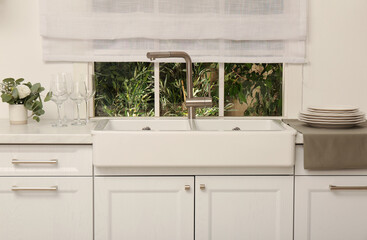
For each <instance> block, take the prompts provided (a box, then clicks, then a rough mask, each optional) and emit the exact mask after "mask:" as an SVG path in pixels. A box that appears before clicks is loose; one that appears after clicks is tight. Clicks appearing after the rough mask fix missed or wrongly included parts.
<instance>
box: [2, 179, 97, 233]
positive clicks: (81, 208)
mask: <svg viewBox="0 0 367 240" xmlns="http://www.w3.org/2000/svg"><path fill="white" fill-rule="evenodd" d="M92 191H93V185H92V178H89V177H88V178H87V177H80V178H69V177H68V178H65V177H64V178H56V177H52V178H48V177H41V178H36V177H27V178H18V177H1V178H0V239H4V240H5V239H6V240H23V239H27V240H40V239H42V240H65V239H68V240H81V239H83V240H84V239H85V240H92V239H93V204H92V203H93V199H92V198H93V193H92Z"/></svg>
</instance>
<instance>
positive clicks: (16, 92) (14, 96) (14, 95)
mask: <svg viewBox="0 0 367 240" xmlns="http://www.w3.org/2000/svg"><path fill="white" fill-rule="evenodd" d="M11 95H12V96H13V98H15V99H17V98H19V93H18V89H16V88H14V89H13V91H12V93H11Z"/></svg>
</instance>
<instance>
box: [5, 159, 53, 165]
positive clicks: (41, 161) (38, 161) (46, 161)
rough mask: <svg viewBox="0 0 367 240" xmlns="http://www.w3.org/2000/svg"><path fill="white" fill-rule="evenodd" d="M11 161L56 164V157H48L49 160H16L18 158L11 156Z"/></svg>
mask: <svg viewBox="0 0 367 240" xmlns="http://www.w3.org/2000/svg"><path fill="white" fill-rule="evenodd" d="M11 163H12V164H57V159H50V160H45V161H43V160H36V161H34V160H29V161H27V160H18V159H15V158H13V159H12V160H11Z"/></svg>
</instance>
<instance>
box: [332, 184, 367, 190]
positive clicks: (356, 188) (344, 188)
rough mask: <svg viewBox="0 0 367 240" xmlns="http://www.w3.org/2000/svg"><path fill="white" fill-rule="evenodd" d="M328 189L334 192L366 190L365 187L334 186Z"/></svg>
mask: <svg viewBox="0 0 367 240" xmlns="http://www.w3.org/2000/svg"><path fill="white" fill-rule="evenodd" d="M329 189H330V190H332V191H334V190H367V186H335V185H329Z"/></svg>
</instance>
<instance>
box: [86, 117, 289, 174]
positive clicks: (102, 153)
mask: <svg viewBox="0 0 367 240" xmlns="http://www.w3.org/2000/svg"><path fill="white" fill-rule="evenodd" d="M92 135H93V162H94V165H95V166H96V167H290V166H293V165H294V159H295V135H296V131H295V130H294V129H292V128H290V127H289V126H287V125H286V124H284V123H282V122H281V121H280V120H247V119H246V120H243V119H236V120H231V119H194V120H192V121H189V120H187V119H162V118H157V119H122V120H120V119H118V120H101V121H100V122H99V123H98V124H97V126H96V128H95V129H94V130H93V131H92Z"/></svg>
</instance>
